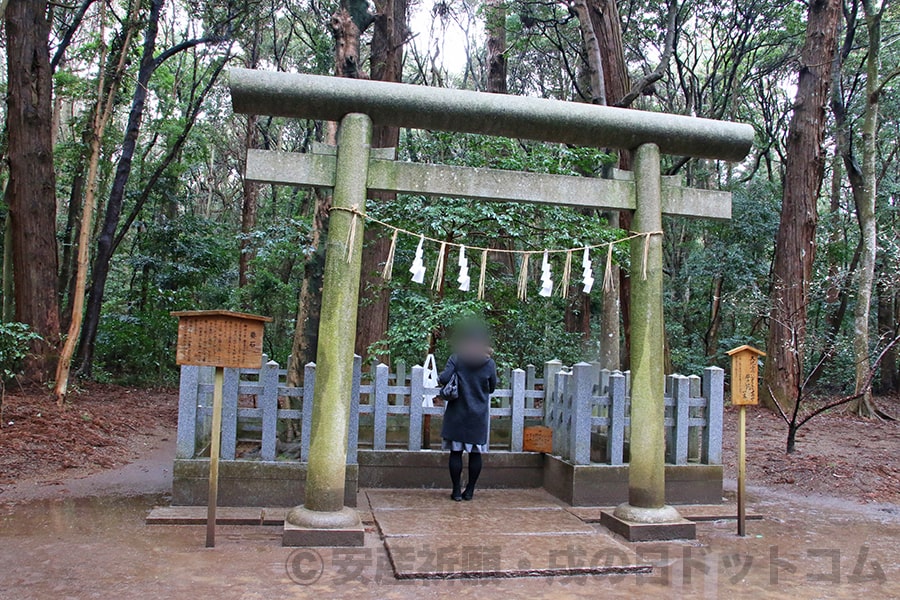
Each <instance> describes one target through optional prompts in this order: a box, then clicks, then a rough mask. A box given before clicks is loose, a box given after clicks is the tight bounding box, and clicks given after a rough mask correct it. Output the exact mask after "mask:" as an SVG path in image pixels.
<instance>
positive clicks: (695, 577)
mask: <svg viewBox="0 0 900 600" xmlns="http://www.w3.org/2000/svg"><path fill="white" fill-rule="evenodd" d="M448 502H449V501H448ZM751 502H752V503H751V506H752V508H753V509H754V511H756V512H759V513H762V514H763V515H765V518H764V519H763V520H762V521H752V522H749V523H748V533H749V535H748V537H746V538H738V537H736V536H735V523H734V521H717V522H709V523H700V524H698V539H697V540H695V541H692V542H673V543H644V544H628V543H626V542H622V543H623V544H625V545H627V546H628V547H629V548H631V549H632V550H634V551H635V552H636V553H637V555H638V556H639V557H640V558H642V559H643V560H644V561H646V562H650V563H653V564H654V565H656V568H654V570H653V572H652V573H650V574H644V575H635V574H631V575H624V576H609V575H604V576H596V575H582V576H566V577H554V578H551V577H534V578H515V579H485V580H450V581H440V580H411V581H399V580H397V579H395V578H394V575H393V570H392V568H391V566H390V563H389V559H388V556H387V553H386V551H385V549H384V545H383V543H382V540H381V537H380V535H379V532H378V531H377V529H376V528H374V527H372V528H370V529H369V531H368V532H367V534H366V546H365V547H364V548H361V549H331V548H325V549H291V548H283V547H282V546H281V529H280V528H279V527H274V526H267V527H263V526H219V528H218V535H217V545H216V548H213V549H207V548H205V547H204V536H205V527H204V526H202V525H179V526H168V525H146V524H145V523H144V519H145V517H146V515H147V513H148V511H149V510H150V509H151V508H152V507H153V506H154V505H157V504H165V503H166V497H165V496H164V495H159V494H149V495H140V496H132V497H123V496H117V495H113V496H109V495H107V496H99V497H88V498H68V499H44V500H32V501H26V502H21V503H17V504H14V505H4V506H0V561H2V562H0V564H2V565H3V569H0V598H3V599H4V600H5V599H7V598H8V599H10V600H12V599H20V598H21V599H26V598H60V599H62V598H77V599H84V598H100V599H107V598H117V599H118V598H122V599H126V598H142V599H145V598H204V599H205V598H215V599H218V600H226V599H232V598H234V599H244V600H251V599H260V600H262V599H264V598H265V599H269V598H312V597H315V598H416V599H417V600H422V599H425V598H447V597H450V596H452V597H454V598H500V597H507V598H559V599H564V598H596V597H598V596H600V595H602V596H604V597H613V598H618V597H633V598H682V597H684V598H687V597H690V598H790V599H792V600H796V599H799V598H866V599H872V600H874V599H880V598H900V569H898V565H900V545H898V540H900V507H897V506H896V505H858V504H852V503H848V502H845V501H842V500H831V501H827V502H823V499H814V500H809V499H806V498H803V497H793V496H790V495H789V494H785V493H781V492H773V491H767V490H754V491H753V493H752V494H751ZM471 507H472V509H473V510H477V498H476V501H473V502H472V503H471ZM510 526H511V527H514V524H512V523H511V524H510ZM476 538H477V536H476ZM471 544H472V545H478V544H482V545H483V547H484V548H486V549H489V548H490V539H484V538H482V539H473V540H471ZM448 550H450V551H452V550H453V549H450V548H442V547H441V546H437V547H436V548H434V549H433V551H432V550H429V549H427V548H425V549H423V550H422V551H421V552H420V555H419V556H417V557H415V559H413V560H416V561H420V562H422V563H423V564H425V563H429V564H431V563H434V561H435V560H436V559H435V556H438V557H439V556H440V555H441V554H442V553H446V551H448ZM555 551H556V553H557V554H556V557H555V558H554V560H556V561H558V564H570V565H571V564H576V565H577V564H586V565H587V564H591V562H592V561H593V562H594V563H596V562H599V561H603V560H608V557H605V556H602V557H596V556H590V555H588V554H587V553H586V552H584V549H583V548H580V547H578V546H577V545H569V546H568V547H562V546H561V547H560V548H557V549H556V550H555ZM498 558H499V557H498ZM437 560H438V561H439V558H438V559H437ZM438 564H439V562H438Z"/></svg>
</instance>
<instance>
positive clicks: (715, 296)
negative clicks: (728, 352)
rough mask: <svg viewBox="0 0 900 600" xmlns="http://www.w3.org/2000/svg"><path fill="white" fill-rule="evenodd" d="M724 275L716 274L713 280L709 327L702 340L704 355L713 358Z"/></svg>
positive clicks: (717, 348)
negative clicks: (704, 349) (704, 346)
mask: <svg viewBox="0 0 900 600" xmlns="http://www.w3.org/2000/svg"><path fill="white" fill-rule="evenodd" d="M724 281H725V277H723V276H722V275H718V276H716V278H715V279H714V280H713V289H712V293H711V294H710V298H709V327H708V328H707V329H706V335H705V336H704V342H705V345H706V357H707V358H709V359H713V358H715V356H716V353H717V352H718V350H719V328H720V327H721V325H722V285H723V283H724Z"/></svg>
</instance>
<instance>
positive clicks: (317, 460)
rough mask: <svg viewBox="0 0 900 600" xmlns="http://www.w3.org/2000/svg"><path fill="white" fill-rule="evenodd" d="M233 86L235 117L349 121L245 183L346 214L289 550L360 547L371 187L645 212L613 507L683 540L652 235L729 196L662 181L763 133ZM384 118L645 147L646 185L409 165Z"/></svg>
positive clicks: (295, 78)
mask: <svg viewBox="0 0 900 600" xmlns="http://www.w3.org/2000/svg"><path fill="white" fill-rule="evenodd" d="M230 84H231V97H232V104H233V106H234V111H235V112H236V113H245V114H259V115H271V116H281V117H293V118H306V119H323V120H330V121H339V122H340V129H339V134H338V145H337V149H336V152H335V151H333V149H329V148H325V149H321V150H318V151H316V149H314V152H312V153H306V154H301V153H282V152H266V151H259V150H249V151H248V156H247V174H246V176H247V178H248V179H250V180H254V181H260V182H266V183H277V184H289V185H309V186H318V187H330V188H334V196H333V207H334V208H335V209H336V210H334V211H333V212H332V213H331V215H330V221H329V234H328V241H327V246H326V255H325V278H324V284H323V289H322V314H321V321H320V326H319V345H318V349H317V355H316V366H317V375H316V383H315V390H314V395H313V416H312V438H311V444H310V453H309V463H308V470H307V479H306V491H305V499H304V505H303V506H298V507H296V508H294V509H293V510H291V511H290V513H289V514H288V517H287V520H286V521H285V532H284V538H283V543H284V545H294V546H296V545H305V546H317V545H362V543H363V535H362V531H363V530H362V527H361V524H360V521H359V516H358V514H357V513H356V511H355V510H353V509H351V508H348V507H345V506H344V480H345V474H346V461H347V436H348V424H349V412H350V394H351V386H352V369H353V352H354V348H353V345H354V340H355V337H356V336H355V332H356V317H357V306H358V302H359V280H360V263H361V261H360V257H361V255H362V242H363V235H362V227H363V221H364V220H363V219H362V218H359V216H358V215H357V214H355V212H354V211H356V212H358V213H364V211H365V203H366V197H367V192H368V191H394V192H401V193H413V194H424V195H431V196H443V197H464V198H477V199H482V200H498V201H510V202H537V203H545V204H556V205H566V206H579V207H591V208H598V209H606V210H633V211H634V218H633V222H632V229H633V231H634V232H635V233H646V234H648V241H647V243H648V244H649V250H648V252H647V254H646V264H643V261H644V260H645V254H644V244H645V240H643V239H641V238H637V239H634V240H632V242H631V264H632V265H633V266H634V268H637V265H641V270H645V271H646V274H647V276H646V279H644V278H643V277H634V278H632V291H631V321H632V324H631V355H630V359H631V373H632V391H631V449H632V450H631V460H630V463H629V472H628V502H627V503H624V504H622V505H620V506H619V507H617V508H616V510H615V513H614V514H613V515H610V519H611V520H610V522H609V525H610V526H612V527H613V528H615V529H617V530H618V531H620V532H622V533H624V534H625V535H626V536H627V537H630V536H629V535H628V533H629V531H630V528H631V527H647V526H650V527H653V528H654V531H658V539H663V538H670V537H683V531H684V520H683V519H681V517H680V515H679V514H678V512H677V511H676V510H675V509H674V508H672V507H670V506H667V505H666V504H665V426H664V421H665V407H664V403H663V396H664V372H663V363H664V360H663V353H664V350H663V336H664V331H663V306H662V292H663V272H662V268H663V256H662V239H661V236H660V235H652V234H653V233H654V232H660V231H661V230H662V215H663V214H672V215H679V216H689V217H697V218H712V219H728V218H730V217H731V194H730V193H727V192H718V191H709V190H696V189H686V188H682V187H681V186H680V185H678V184H677V181H673V180H675V179H676V178H668V177H662V176H661V173H660V153H669V154H678V155H688V156H695V157H701V158H710V159H720V160H732V161H736V160H740V159H742V158H744V156H746V154H747V152H748V151H749V149H750V146H751V144H752V142H753V128H752V127H750V126H749V125H744V124H737V123H728V122H723V121H714V120H710V119H698V118H692V117H686V116H681V115H671V114H662V113H650V112H643V111H637V110H626V109H619V108H610V107H606V106H597V105H589V104H578V103H572V102H560V101H555V100H544V99H538V98H527V97H520V96H506V95H498V94H487V93H479V92H471V91H463V90H448V89H440V88H431V87H425V86H413V85H406V84H398V83H385V82H379V81H365V80H358V79H344V78H336V77H325V76H316V75H297V74H286V73H274V72H263V71H255V70H248V69H232V70H231V72H230ZM373 121H374V122H375V123H378V124H379V125H393V126H398V127H410V128H417V129H437V130H444V131H455V132H464V133H480V134H488V135H497V136H506V137H514V138H526V139H534V140H541V141H546V142H560V143H568V144H575V145H581V146H592V147H602V148H620V149H628V150H632V151H633V152H634V178H633V181H632V180H627V179H625V178H624V177H623V178H622V179H613V180H606V179H594V178H586V177H570V176H562V175H544V174H536V173H524V172H516V171H499V170H494V169H480V168H466V167H451V166H445V165H425V164H415V163H405V162H398V161H395V160H392V159H393V156H392V155H393V152H392V151H389V152H388V153H386V152H385V151H384V150H379V149H371V148H370V140H371V134H372V123H373ZM354 221H355V222H354ZM353 228H355V229H356V233H355V235H350V232H351V229H353ZM348 243H351V244H352V247H350V248H348V247H347V246H348ZM348 257H349V260H348ZM667 528H668V529H669V533H667V532H666V530H667ZM672 531H675V533H674V534H673V533H671V532H672ZM679 532H681V533H679ZM644 537H645V538H646V533H645V534H644Z"/></svg>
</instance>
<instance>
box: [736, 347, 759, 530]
mask: <svg viewBox="0 0 900 600" xmlns="http://www.w3.org/2000/svg"><path fill="white" fill-rule="evenodd" d="M765 355H766V353H765V352H763V351H761V350H757V349H756V348H753V347H752V346H746V345H745V346H739V347H737V348H734V349H733V350H729V351H728V356H730V357H731V404H732V405H733V406H737V407H739V411H738V488H737V513H738V514H737V522H738V535H739V536H741V537H743V536H745V535H747V526H746V512H745V510H744V502H745V500H746V498H745V495H744V484H745V480H746V474H747V467H746V464H747V444H746V440H747V407H748V406H756V405H757V404H759V357H760V356H765Z"/></svg>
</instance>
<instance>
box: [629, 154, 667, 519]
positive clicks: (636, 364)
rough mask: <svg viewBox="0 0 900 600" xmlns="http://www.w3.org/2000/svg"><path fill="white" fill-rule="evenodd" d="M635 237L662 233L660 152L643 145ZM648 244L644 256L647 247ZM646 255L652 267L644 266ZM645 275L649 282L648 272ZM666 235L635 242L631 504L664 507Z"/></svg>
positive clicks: (638, 171) (638, 161)
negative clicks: (663, 245)
mask: <svg viewBox="0 0 900 600" xmlns="http://www.w3.org/2000/svg"><path fill="white" fill-rule="evenodd" d="M634 182H635V194H636V206H637V208H636V210H635V211H634V219H633V221H632V230H633V231H634V232H635V233H649V232H655V231H661V230H662V212H661V201H660V198H661V190H660V186H661V179H660V165H659V148H658V147H657V146H656V145H654V144H644V145H642V146H639V147H638V149H637V151H636V152H635V157H634ZM645 243H649V248H648V250H647V252H646V254H645V248H644V244H645ZM645 257H646V261H647V264H646V265H645V264H644V260H645ZM644 273H646V279H644V277H643V274H644ZM662 298H663V255H662V236H661V235H651V236H649V242H647V241H646V238H643V237H640V238H636V239H634V240H632V242H631V461H630V468H629V473H628V503H629V504H630V505H631V506H634V507H640V508H661V507H662V506H663V505H664V504H665V492H666V480H665V444H666V442H665V405H664V399H663V396H664V393H665V389H664V386H665V383H664V371H663V365H664V358H665V357H664V355H663V352H664V346H663V336H664V335H665V333H664V330H663V301H662Z"/></svg>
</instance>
